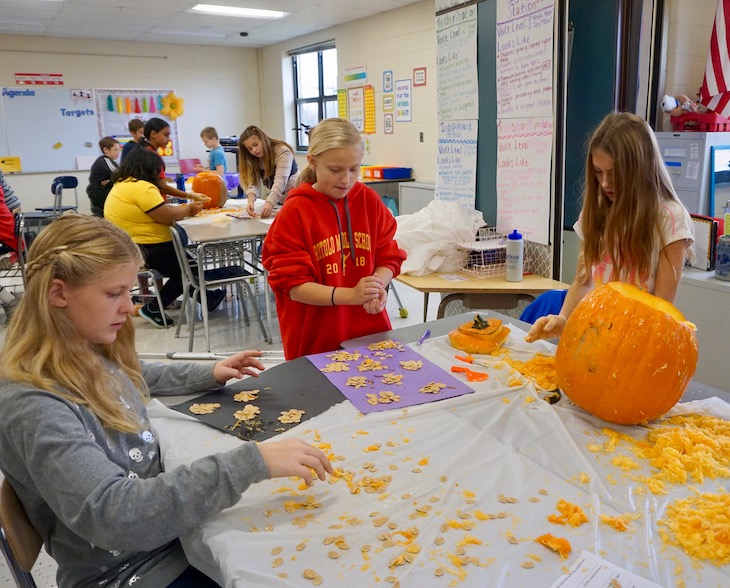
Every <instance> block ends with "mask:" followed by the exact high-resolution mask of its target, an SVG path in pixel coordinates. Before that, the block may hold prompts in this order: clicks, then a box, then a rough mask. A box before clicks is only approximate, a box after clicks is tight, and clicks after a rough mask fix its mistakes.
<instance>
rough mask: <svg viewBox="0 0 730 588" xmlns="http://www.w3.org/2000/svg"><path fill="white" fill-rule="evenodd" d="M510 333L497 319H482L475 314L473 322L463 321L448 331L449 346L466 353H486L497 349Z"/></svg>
mask: <svg viewBox="0 0 730 588" xmlns="http://www.w3.org/2000/svg"><path fill="white" fill-rule="evenodd" d="M509 334H510V330H509V328H507V327H505V326H504V325H503V324H502V321H501V320H499V319H494V318H490V319H487V320H484V319H483V318H482V317H481V316H479V315H476V317H475V318H474V321H473V322H470V323H463V324H461V325H459V326H458V327H457V328H456V329H454V330H453V331H451V332H450V333H449V341H450V343H451V346H452V347H454V348H456V349H460V350H462V351H466V352H467V353H482V354H488V353H492V351H494V350H496V349H499V348H500V347H501V346H502V344H503V343H504V342H505V341H506V340H507V337H508V336H509Z"/></svg>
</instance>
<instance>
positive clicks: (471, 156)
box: [436, 120, 479, 208]
mask: <svg viewBox="0 0 730 588" xmlns="http://www.w3.org/2000/svg"><path fill="white" fill-rule="evenodd" d="M478 131H479V121H478V120H442V121H440V122H439V137H438V155H437V165H436V168H437V176H436V199H437V200H443V201H445V202H457V203H459V204H460V205H461V206H464V207H465V208H474V203H475V200H476V179H477V174H476V169H477V134H478Z"/></svg>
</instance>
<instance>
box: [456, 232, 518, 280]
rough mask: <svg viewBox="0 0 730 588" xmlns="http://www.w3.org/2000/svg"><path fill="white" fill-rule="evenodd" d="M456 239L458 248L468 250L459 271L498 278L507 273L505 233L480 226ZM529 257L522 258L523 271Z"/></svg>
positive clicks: (476, 276)
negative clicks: (464, 261)
mask: <svg viewBox="0 0 730 588" xmlns="http://www.w3.org/2000/svg"><path fill="white" fill-rule="evenodd" d="M460 237H461V239H462V240H460V241H457V243H456V246H457V247H458V248H459V249H462V250H465V251H468V255H467V258H466V265H464V266H463V267H462V268H461V272H462V273H464V274H466V275H468V276H472V277H474V278H498V277H500V276H504V275H505V274H506V273H507V263H506V262H507V235H505V234H503V233H500V232H498V231H497V229H496V227H482V228H480V229H478V230H477V231H476V232H475V233H471V232H469V233H465V234H463V235H461V236H460ZM528 263H529V259H528V258H527V257H526V256H525V258H524V268H525V269H524V271H527V268H528Z"/></svg>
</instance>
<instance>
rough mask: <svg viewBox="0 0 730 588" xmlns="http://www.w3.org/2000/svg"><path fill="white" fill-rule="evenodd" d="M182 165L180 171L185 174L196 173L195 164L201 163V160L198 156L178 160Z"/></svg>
mask: <svg viewBox="0 0 730 588" xmlns="http://www.w3.org/2000/svg"><path fill="white" fill-rule="evenodd" d="M177 163H178V165H179V166H180V172H181V173H184V174H194V173H195V166H196V165H200V160H199V159H198V158H197V157H190V158H188V159H180V160H178V162H177Z"/></svg>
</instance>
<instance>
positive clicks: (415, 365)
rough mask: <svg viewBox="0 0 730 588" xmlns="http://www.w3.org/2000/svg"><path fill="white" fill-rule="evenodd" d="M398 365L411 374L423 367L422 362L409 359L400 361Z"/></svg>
mask: <svg viewBox="0 0 730 588" xmlns="http://www.w3.org/2000/svg"><path fill="white" fill-rule="evenodd" d="M399 363H400V366H401V367H402V368H403V369H404V370H408V371H411V372H415V371H418V370H420V369H421V368H422V367H423V362H422V361H419V360H415V359H411V360H409V361H401V362H399Z"/></svg>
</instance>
